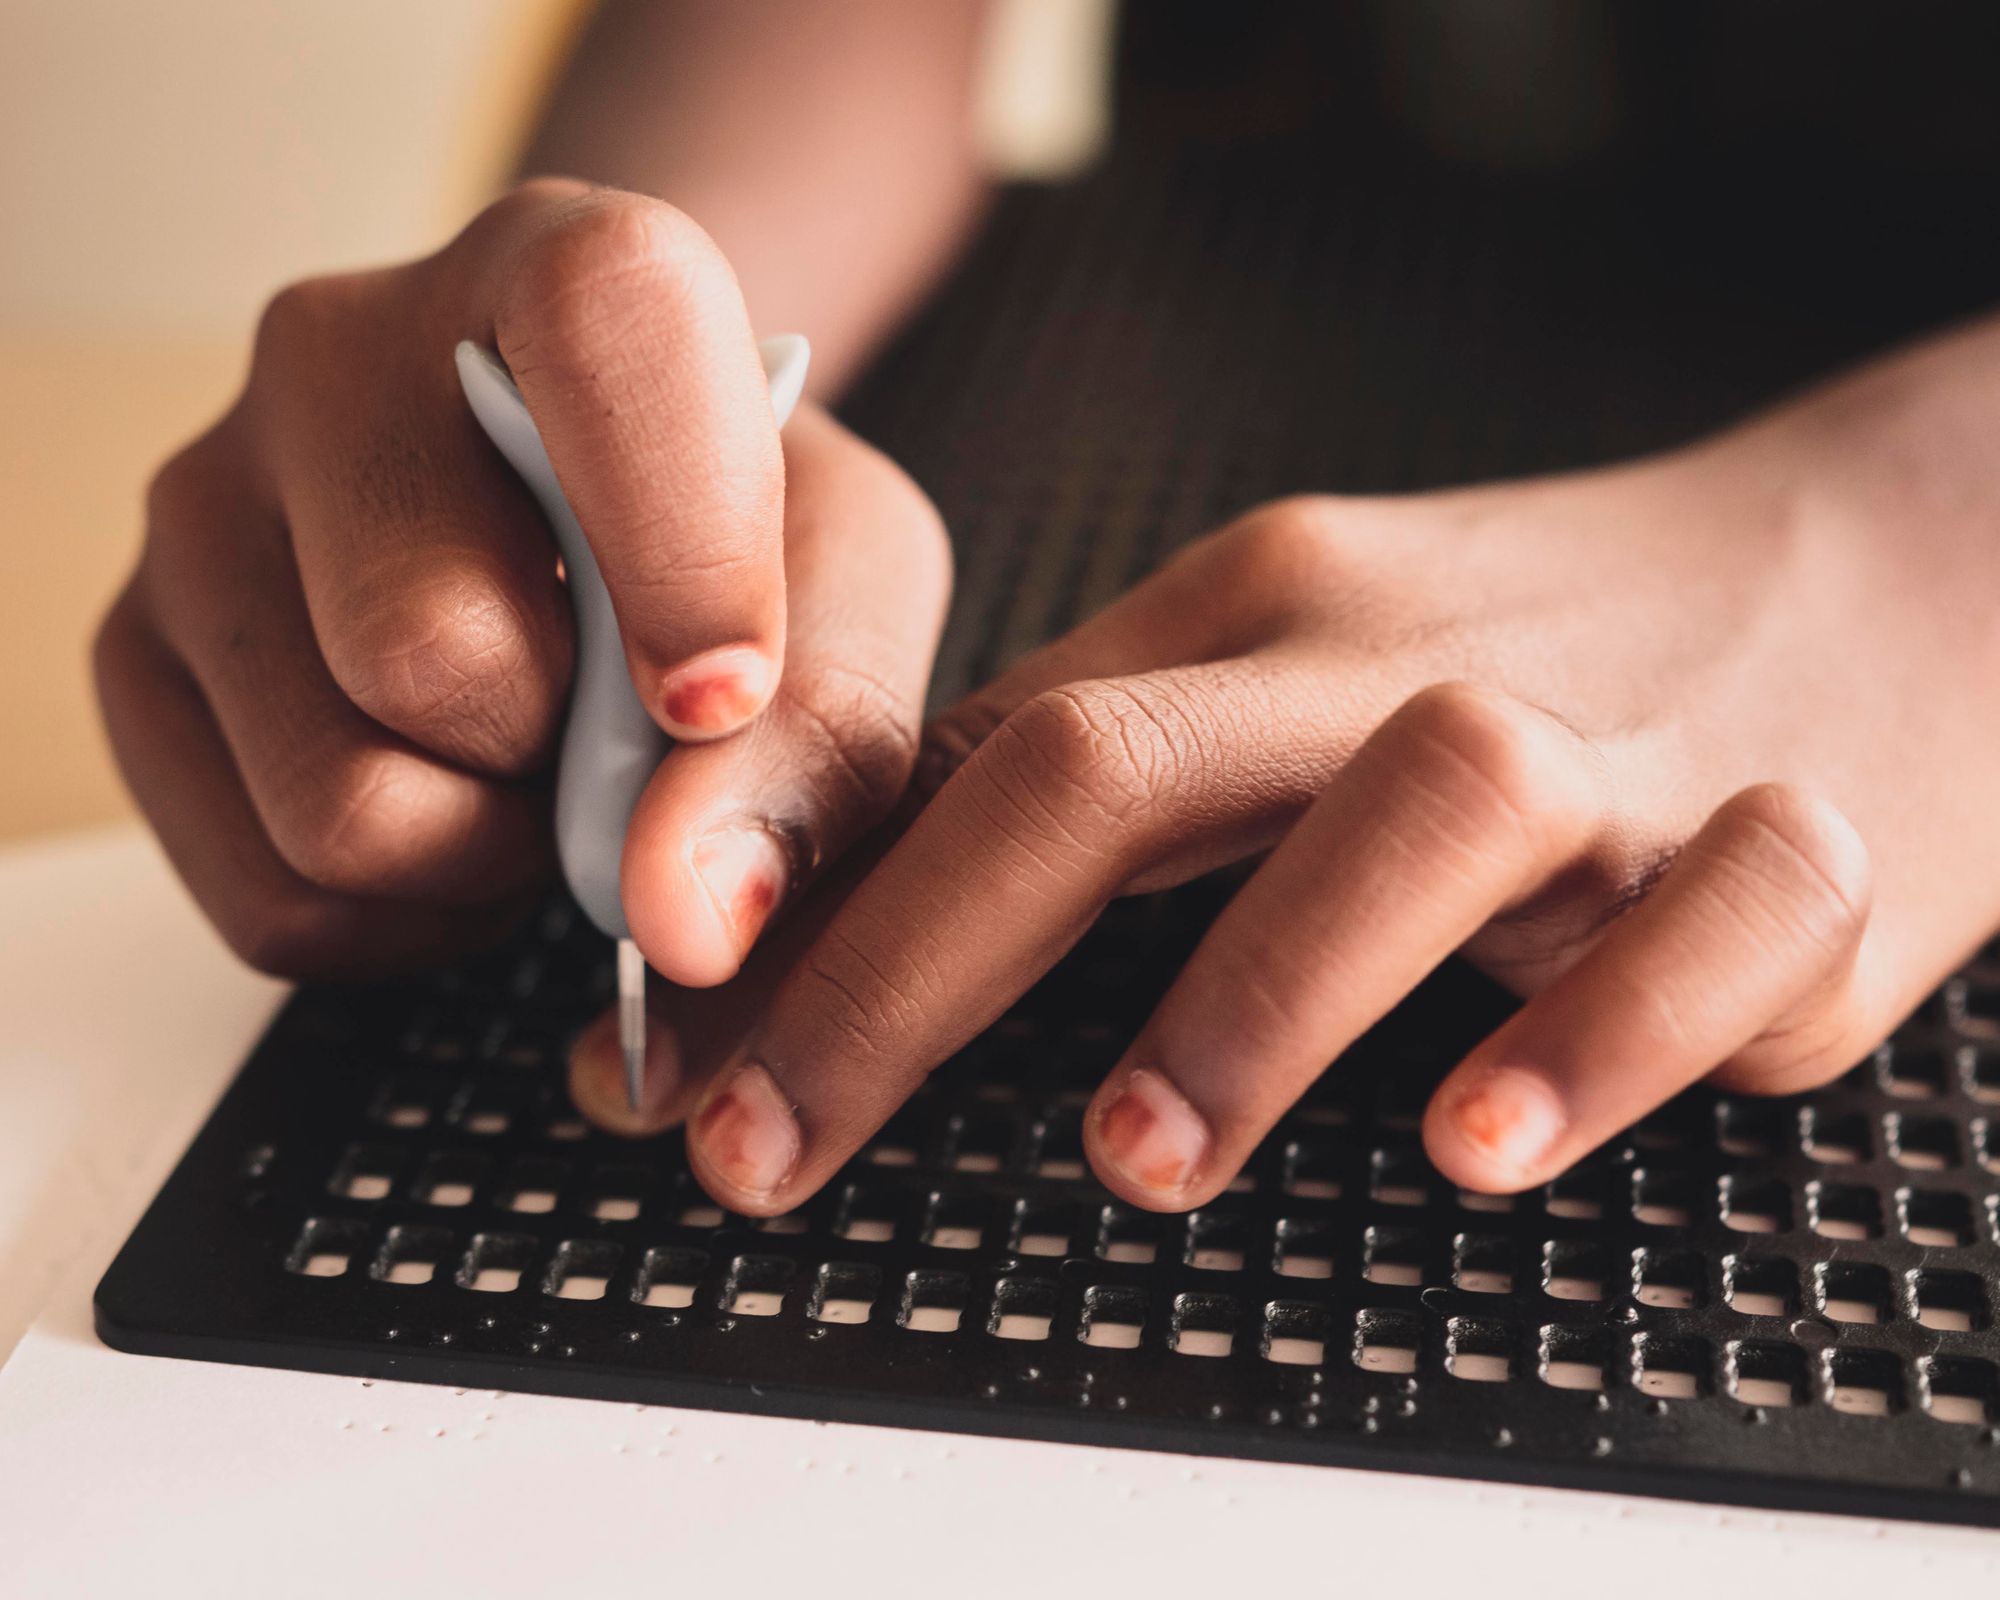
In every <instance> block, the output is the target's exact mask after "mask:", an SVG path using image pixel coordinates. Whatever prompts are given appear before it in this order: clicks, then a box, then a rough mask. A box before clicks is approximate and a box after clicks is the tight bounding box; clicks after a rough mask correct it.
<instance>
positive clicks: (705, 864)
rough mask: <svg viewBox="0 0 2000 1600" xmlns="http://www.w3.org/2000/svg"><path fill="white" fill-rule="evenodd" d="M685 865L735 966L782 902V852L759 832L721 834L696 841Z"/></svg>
mask: <svg viewBox="0 0 2000 1600" xmlns="http://www.w3.org/2000/svg"><path fill="white" fill-rule="evenodd" d="M691 859H692V862H693V865H694V874H695V876H696V877H697V878H699V879H700V880H701V886H702V887H703V888H704V889H706V890H707V891H708V897H709V899H711V900H713V901H714V902H715V911H716V915H717V916H719V917H720V918H721V919H722V925H723V927H724V929H725V930H727V932H728V934H729V936H730V938H731V939H732V940H734V941H735V947H736V958H737V960H739V961H740V960H742V959H743V957H744V956H745V955H746V954H747V953H748V952H749V949H750V946H751V945H753V944H755V943H756V942H757V935H758V934H759V933H761V932H762V931H763V928H764V924H765V922H767V921H768V920H769V919H770V915H771V912H772V910H773V909H774V908H775V907H776V906H777V904H778V902H779V901H780V900H782V899H783V898H784V895H785V886H786V883H787V881H788V880H789V879H790V877H791V863H790V861H788V860H787V859H786V856H785V851H784V847H783V846H782V845H780V844H779V843H778V841H777V839H776V838H775V837H773V836H772V835H771V834H770V833H768V832H766V831H765V830H764V829H762V828H722V829H718V830H717V831H716V832H714V833H710V834H706V835H704V836H703V837H702V838H701V839H699V840H698V841H696V843H695V847H694V852H693V855H692V857H691Z"/></svg>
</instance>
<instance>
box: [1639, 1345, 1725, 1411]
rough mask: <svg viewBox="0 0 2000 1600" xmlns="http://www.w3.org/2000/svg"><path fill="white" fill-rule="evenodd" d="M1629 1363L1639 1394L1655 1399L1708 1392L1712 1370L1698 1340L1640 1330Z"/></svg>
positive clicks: (1689, 1397) (1705, 1349) (1690, 1397)
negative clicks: (1636, 1376) (1636, 1375)
mask: <svg viewBox="0 0 2000 1600" xmlns="http://www.w3.org/2000/svg"><path fill="white" fill-rule="evenodd" d="M1632 1362H1633V1366H1634V1368H1635V1370H1636V1372H1637V1374H1638V1387H1639V1392H1640V1393H1641V1394H1645V1395H1650V1396H1652V1397H1653V1398H1654V1399H1656V1400H1693V1399H1695V1398H1697V1397H1698V1396H1701V1395H1704V1394H1706V1393H1708V1389H1709V1375H1710V1374H1711V1373H1712V1372H1713V1371H1714V1370H1715V1368H1714V1360H1713V1357H1712V1356H1711V1354H1710V1352H1709V1348H1708V1346H1707V1345H1706V1344H1705V1343H1703V1342H1702V1341H1701V1340H1700V1339H1691V1338H1686V1337H1682V1336H1677V1335H1675V1336H1665V1335H1661V1334H1657V1333H1642V1334H1640V1335H1639V1336H1638V1338H1636V1339H1634V1340H1633V1341H1632Z"/></svg>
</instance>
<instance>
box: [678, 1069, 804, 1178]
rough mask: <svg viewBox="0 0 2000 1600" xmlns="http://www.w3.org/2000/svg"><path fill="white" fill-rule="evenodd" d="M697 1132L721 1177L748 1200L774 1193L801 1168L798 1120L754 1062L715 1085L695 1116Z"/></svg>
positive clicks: (706, 1157) (697, 1139)
mask: <svg viewBox="0 0 2000 1600" xmlns="http://www.w3.org/2000/svg"><path fill="white" fill-rule="evenodd" d="M693 1133H694V1140H695V1143H696V1144H697V1145H698V1146H699V1148H700V1150H701V1154H702V1157H703V1159H704V1160H705V1161H706V1162H707V1163H708V1165H709V1167H710V1168H712V1169H713V1171H714V1173H715V1175H716V1177H718V1178H720V1179H721V1180H722V1181H723V1182H724V1183H726V1184H728V1185H729V1187H730V1188H732V1189H734V1190H736V1191H737V1192H738V1193H739V1194H742V1195H744V1196H746V1197H751V1198H762V1197H763V1196H765V1195H769V1194H773V1193H775V1192H776V1191H777V1189H778V1187H779V1186H780V1185H781V1184H783V1183H784V1181H785V1180H786V1179H787V1178H788V1177H790V1176H791V1174H792V1168H794V1167H795V1166H797V1165H798V1161H799V1124H798V1119H797V1118H796V1117H794V1116H793V1115H792V1108H791V1107H790V1106H789V1105H787V1104H786V1103H785V1097H784V1096H783V1095H782V1094H780V1093H779V1092H778V1085H777V1084H776V1083H775V1082H774V1081H773V1080H772V1077H771V1074H770V1073H768V1072H766V1071H765V1070H764V1069H763V1068H762V1067H761V1066H759V1065H758V1064H757V1063H756V1062H754V1061H746V1062H744V1063H743V1064H742V1065H741V1066H739V1067H736V1068H735V1069H733V1070H732V1071H731V1072H730V1073H729V1075H728V1076H727V1077H725V1078H724V1079H723V1080H722V1081H721V1083H719V1084H718V1085H717V1086H716V1088H715V1090H714V1091H713V1092H712V1093H711V1094H710V1095H709V1097H708V1100H707V1101H706V1103H704V1104H703V1106H702V1108H701V1110H700V1111H698V1112H696V1113H695V1119H694V1128H693Z"/></svg>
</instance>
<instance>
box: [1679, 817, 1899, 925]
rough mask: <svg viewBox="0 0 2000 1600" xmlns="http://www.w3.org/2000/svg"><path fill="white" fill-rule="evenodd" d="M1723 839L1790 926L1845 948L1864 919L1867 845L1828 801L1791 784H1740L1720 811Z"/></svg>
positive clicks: (1753, 887)
mask: <svg viewBox="0 0 2000 1600" xmlns="http://www.w3.org/2000/svg"><path fill="white" fill-rule="evenodd" d="M1717 822H1718V823H1719V825H1720V832H1721V836H1722V837H1721V840H1720V841H1719V842H1720V847H1721V849H1722V851H1723V853H1724V855H1725V856H1726V857H1727V858H1728V859H1729V860H1730V861H1732V862H1733V863H1734V865H1735V866H1736V868H1737V870H1738V872H1739V874H1741V875H1744V876H1747V877H1748V879H1749V880H1750V884H1751V889H1750V892H1752V893H1755V894H1758V895H1759V897H1760V898H1762V899H1764V900H1765V902H1766V905H1767V909H1768V910H1769V911H1770V912H1771V913H1772V914H1773V915H1774V916H1776V917H1777V918H1778V919H1780V920H1781V921H1782V922H1783V923H1784V924H1785V925H1787V926H1788V927H1789V928H1790V929H1791V930H1792V931H1793V932H1794V933H1795V934H1797V935H1799V936H1800V937H1803V938H1805V939H1808V940H1811V941H1812V942H1814V943H1817V944H1821V945H1823V946H1826V947H1827V948H1829V949H1833V950H1838V949H1844V948H1846V947H1847V946H1849V945H1851V944H1852V943H1853V942H1854V941H1855V940H1856V939H1857V938H1858V937H1859V936H1860V933H1861V930H1862V928H1863V927H1864V926H1865V925H1866V923H1867V920H1868V906H1869V864H1868V851H1867V847H1866V846H1865V845H1864V844H1863V843H1862V841H1861V837H1860V835H1859V834H1858V833H1856V832H1855V830H1854V826H1853V824H1852V823H1850V822H1849V821H1848V820H1847V818H1846V817H1845V816H1843V815H1842V814H1841V813H1840V811H1839V810H1838V809H1837V808H1836V807H1835V806H1834V805H1833V804H1832V803H1831V802H1829V801H1827V800H1825V799H1824V798H1822V797H1820V796H1818V795H1815V794H1812V793H1810V792H1808V791H1807V790H1804V789H1801V788H1798V787H1796V786H1795V785H1792V784H1783V783H1765V784H1758V785H1756V786H1754V787H1752V788H1749V789H1745V790H1743V791H1742V792H1741V793H1740V794H1737V795H1735V796H1733V797H1732V798H1731V799H1730V800H1728V801H1727V802H1725V803H1724V805H1723V807H1722V810H1721V811H1720V813H1718V817H1717Z"/></svg>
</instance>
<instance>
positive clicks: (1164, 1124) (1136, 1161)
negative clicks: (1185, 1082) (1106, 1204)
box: [1097, 1071, 1208, 1194]
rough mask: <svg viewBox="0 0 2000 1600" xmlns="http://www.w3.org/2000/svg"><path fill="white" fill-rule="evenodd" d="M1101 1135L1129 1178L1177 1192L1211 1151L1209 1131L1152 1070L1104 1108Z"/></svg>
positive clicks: (1140, 1074)
mask: <svg viewBox="0 0 2000 1600" xmlns="http://www.w3.org/2000/svg"><path fill="white" fill-rule="evenodd" d="M1097 1131H1098V1137H1099V1138H1100V1139H1101V1140H1102V1141H1103V1145H1104V1149H1105V1153H1106V1154H1107V1155H1109V1156H1110V1157H1111V1159H1112V1160H1113V1161H1114V1162H1116V1163H1117V1165H1118V1167H1119V1168H1120V1170H1122V1171H1123V1172H1124V1173H1125V1174H1126V1176H1127V1177H1129V1178H1131V1179H1132V1180H1133V1182H1135V1183H1137V1184H1140V1185H1141V1186H1142V1187H1144V1188H1147V1189H1152V1190H1156V1191H1158V1192H1159V1193H1161V1194H1173V1193H1176V1192H1177V1191H1179V1190H1181V1189H1183V1188H1185V1187H1186V1186H1187V1185H1188V1183H1189V1182H1190V1181H1192V1179H1193V1178H1194V1175H1195V1171H1196V1169H1197V1168H1198V1167H1199V1166H1200V1164H1201V1158H1202V1156H1203V1154H1204V1153H1205V1152H1206V1150H1207V1148H1208V1131H1207V1129H1206V1128H1205V1127H1204V1126H1203V1124H1202V1121H1201V1118H1200V1116H1199V1115H1198V1114H1197V1113H1196V1111H1195V1109H1194V1107H1192V1106H1190V1105H1189V1104H1188V1103H1187V1101H1186V1100H1185V1099H1183V1098H1182V1096H1181V1094H1180V1092H1179V1091H1178V1090H1177V1089H1175V1088H1174V1087H1173V1086H1172V1085H1170V1084H1168V1083H1166V1082H1165V1081H1164V1080H1163V1079H1160V1078H1158V1077H1156V1076H1154V1075H1153V1074H1152V1073H1149V1072H1143V1071H1141V1072H1134V1073H1133V1074H1132V1075H1131V1076H1130V1077H1129V1078H1128V1079H1127V1080H1126V1084H1125V1089H1124V1091H1123V1092H1122V1093H1121V1094H1120V1095H1119V1096H1118V1098H1117V1099H1115V1100H1113V1101H1112V1102H1111V1104H1110V1105H1108V1106H1106V1107H1105V1108H1104V1112H1103V1114H1102V1116H1101V1117H1100V1118H1099V1119H1098V1125H1097Z"/></svg>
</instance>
